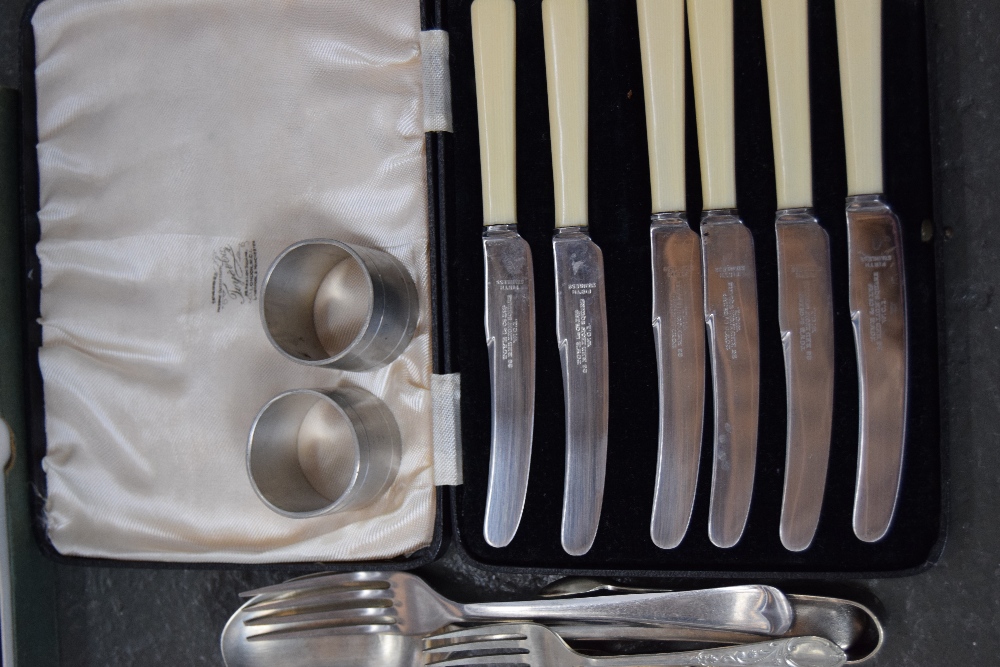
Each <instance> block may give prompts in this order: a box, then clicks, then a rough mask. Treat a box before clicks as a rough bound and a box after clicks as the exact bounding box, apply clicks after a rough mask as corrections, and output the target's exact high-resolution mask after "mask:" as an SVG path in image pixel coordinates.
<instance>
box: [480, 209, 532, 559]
mask: <svg viewBox="0 0 1000 667" xmlns="http://www.w3.org/2000/svg"><path fill="white" fill-rule="evenodd" d="M483 259H484V262H485V268H486V346H487V349H488V351H489V357H490V387H491V418H492V431H491V434H490V476H489V486H488V489H487V494H486V519H485V522H484V524H483V536H484V537H485V538H486V541H487V542H488V543H489V544H491V545H492V546H494V547H503V546H506V545H507V544H509V543H510V541H511V540H512V539H513V538H514V533H516V532H517V527H518V524H519V523H520V522H521V513H522V511H523V509H524V497H525V494H526V493H527V491H528V470H529V467H530V464H531V437H532V428H533V426H534V420H535V286H534V273H533V270H532V265H531V250H530V249H529V248H528V244H527V243H526V242H525V241H524V239H522V238H521V237H520V236H518V234H517V230H516V227H515V226H514V225H492V226H489V227H487V228H486V229H485V230H484V232H483Z"/></svg>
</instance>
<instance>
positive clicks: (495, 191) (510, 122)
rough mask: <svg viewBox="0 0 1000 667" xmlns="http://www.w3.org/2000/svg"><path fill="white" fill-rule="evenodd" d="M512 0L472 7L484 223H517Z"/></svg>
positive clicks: (480, 1) (485, 0)
mask: <svg viewBox="0 0 1000 667" xmlns="http://www.w3.org/2000/svg"><path fill="white" fill-rule="evenodd" d="M515 20H516V18H515V6H514V0H475V2H473V3H472V54H473V58H474V61H475V67H476V100H477V102H478V104H477V108H478V111H479V160H480V165H481V169H482V178H483V224H484V225H487V226H488V225H512V224H515V223H516V222H517V198H516V191H515V185H514V183H515V180H514V173H515V171H514V162H515V150H514V122H515V121H514V117H515V114H514V71H515V70H514V62H515V60H514V56H515V30H514V26H515Z"/></svg>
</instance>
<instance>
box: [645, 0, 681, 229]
mask: <svg viewBox="0 0 1000 667" xmlns="http://www.w3.org/2000/svg"><path fill="white" fill-rule="evenodd" d="M637 8H638V11H639V47H640V48H641V49H642V84H643V87H644V91H645V98H646V132H647V136H648V137H649V142H648V143H649V180H650V186H651V189H652V195H653V212H654V213H662V212H673V211H683V210H685V209H686V208H687V202H686V197H685V192H684V0H638V1H637Z"/></svg>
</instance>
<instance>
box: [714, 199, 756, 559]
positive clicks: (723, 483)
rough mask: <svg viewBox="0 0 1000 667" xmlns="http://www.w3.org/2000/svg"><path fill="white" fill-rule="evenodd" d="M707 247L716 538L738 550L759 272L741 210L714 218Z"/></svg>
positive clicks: (748, 460) (747, 489)
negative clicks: (736, 545)
mask: <svg viewBox="0 0 1000 667" xmlns="http://www.w3.org/2000/svg"><path fill="white" fill-rule="evenodd" d="M701 241H702V257H703V262H704V267H703V269H702V271H703V273H704V277H705V278H704V280H705V321H706V324H707V327H708V343H709V352H710V355H709V356H710V359H711V366H712V382H713V398H714V405H715V456H714V460H713V466H712V499H711V502H710V505H709V523H708V536H709V539H711V540H712V543H713V544H715V545H716V546H719V547H731V546H733V545H735V544H736V543H737V542H739V540H740V537H741V536H742V535H743V528H744V526H745V525H746V520H747V516H748V514H749V512H750V499H751V497H752V495H753V483H754V473H755V471H756V461H757V415H758V410H759V407H760V343H759V340H758V316H757V281H756V276H757V269H756V262H755V260H754V247H753V237H752V236H751V234H750V230H749V229H747V228H746V227H745V226H744V225H743V223H741V222H740V219H739V218H738V217H737V216H736V213H735V211H706V212H705V213H704V215H703V217H702V221H701Z"/></svg>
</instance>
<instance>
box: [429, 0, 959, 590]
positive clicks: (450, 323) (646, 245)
mask: <svg viewBox="0 0 1000 667" xmlns="http://www.w3.org/2000/svg"><path fill="white" fill-rule="evenodd" d="M470 4H471V3H470V2H469V0H455V1H449V0H442V2H441V7H442V18H443V21H444V24H445V27H446V28H447V29H448V31H449V33H450V40H451V66H452V71H451V74H452V108H453V113H454V136H453V137H452V138H451V139H450V140H449V141H448V142H445V143H443V144H442V145H443V147H444V148H443V154H442V155H441V156H439V160H440V165H441V169H440V171H442V172H443V178H444V184H443V185H442V186H441V190H440V193H441V196H442V197H443V201H442V202H441V203H440V204H439V209H440V211H441V213H440V217H441V219H442V220H441V222H442V224H443V228H442V229H443V230H444V231H443V232H442V234H443V239H442V243H444V244H446V249H447V252H446V254H444V255H443V256H442V257H441V262H442V265H443V270H444V271H445V272H446V277H445V282H446V286H445V288H444V289H445V291H446V293H447V294H450V298H448V299H447V301H446V303H445V304H444V308H445V310H446V313H445V314H444V315H443V316H442V319H443V320H447V329H446V331H447V340H446V341H444V342H443V343H442V347H441V349H442V350H443V354H445V355H446V356H448V359H449V361H448V365H449V367H450V370H457V371H460V372H461V376H462V405H461V407H462V443H463V456H464V477H465V479H464V481H465V484H464V486H462V487H457V488H456V489H455V490H454V494H453V524H454V526H453V527H454V530H455V539H456V540H457V542H458V543H459V544H460V545H461V547H462V548H463V549H464V550H465V551H466V552H467V554H468V555H469V556H470V557H471V558H472V559H473V560H474V561H476V562H477V563H479V564H480V566H482V567H485V568H488V569H495V570H501V571H512V570H531V571H559V572H591V573H606V574H610V573H613V574H619V575H625V574H640V573H641V574H650V575H653V574H661V575H676V574H684V575H688V576H706V577H719V576H726V575H728V574H732V575H734V576H739V575H743V576H745V575H747V574H750V573H754V574H759V575H766V576H779V577H794V576H804V577H805V576H817V575H823V576H830V577H846V576H885V575H886V574H902V573H912V572H915V571H918V570H920V569H922V568H924V567H926V566H929V565H930V564H932V563H933V561H934V560H936V558H937V555H938V553H939V552H940V550H941V548H942V546H943V536H944V517H943V510H942V479H943V477H942V455H941V451H940V437H939V428H940V426H939V402H938V341H937V314H936V312H937V311H936V299H937V293H936V286H935V279H934V270H935V247H934V243H933V241H932V240H929V239H922V237H921V235H922V233H926V231H927V229H928V226H929V225H930V222H929V221H930V219H931V218H932V184H931V170H930V158H931V156H930V135H929V125H928V107H927V83H926V52H925V42H924V39H925V37H924V20H925V19H924V8H923V3H922V2H921V1H919V0H884V3H883V5H884V6H883V13H884V17H883V31H884V40H883V42H884V43H883V53H884V56H883V70H884V75H883V86H884V104H883V107H884V108H883V113H884V119H885V122H884V127H885V133H884V146H885V148H884V154H885V187H886V193H885V194H886V197H887V200H888V201H889V203H890V204H891V205H892V206H893V208H894V209H895V211H896V212H897V214H898V215H899V217H900V220H901V222H902V228H903V237H904V263H905V272H906V281H907V285H906V289H907V307H908V309H909V345H910V359H909V392H910V393H909V396H910V398H909V413H908V423H907V442H906V452H905V464H904V471H903V481H902V490H901V496H900V498H899V501H898V507H897V512H896V516H895V520H894V523H893V525H892V527H891V529H890V532H889V534H888V535H887V536H886V537H885V538H884V539H883V540H881V541H880V542H877V543H874V544H868V543H864V542H862V541H860V540H858V539H857V538H856V537H855V536H854V533H853V530H852V526H851V517H852V511H853V501H854V484H855V472H856V459H857V441H858V385H857V382H858V381H857V365H856V360H855V352H854V341H853V333H852V327H851V320H850V312H849V308H848V292H847V287H848V276H847V236H846V225H845V214H844V204H845V201H844V200H845V196H846V190H847V183H846V181H847V178H846V167H845V155H844V139H843V125H842V114H841V100H840V79H839V71H838V64H837V37H836V22H835V16H834V3H833V2H831V1H830V0H812V1H811V2H810V3H809V20H810V29H809V40H810V79H811V93H810V95H811V106H812V148H813V171H814V174H813V179H814V197H815V209H816V214H817V216H818V218H819V219H820V222H821V224H822V225H823V226H824V227H825V228H826V230H827V231H828V233H829V235H830V242H831V254H832V261H833V280H834V314H835V319H836V323H837V328H836V331H835V334H834V336H835V345H836V371H835V399H834V424H833V441H832V446H831V459H830V465H829V472H828V482H827V488H826V495H825V499H824V505H823V513H822V517H821V520H820V524H819V529H818V531H817V535H816V538H815V540H814V542H813V545H812V546H811V547H810V548H809V549H807V550H806V551H804V552H801V553H793V552H790V551H787V550H785V549H784V548H783V547H782V545H781V542H780V540H779V536H778V525H779V518H780V513H781V501H782V487H783V481H784V460H785V420H786V406H785V384H784V382H785V380H784V362H783V356H782V345H781V340H780V334H779V327H778V309H777V266H776V245H775V244H776V242H775V233H774V215H775V208H776V196H775V183H774V161H773V153H772V145H771V126H770V111H769V101H768V88H767V70H766V62H765V51H764V37H763V19H762V15H761V8H760V4H759V3H757V2H743V1H736V2H734V7H735V16H734V25H735V82H736V91H735V100H736V162H737V195H738V204H739V212H740V215H741V217H742V219H743V221H744V222H745V223H746V225H747V226H748V227H749V228H750V230H751V231H752V233H753V237H754V244H755V248H756V260H757V272H758V294H759V315H760V340H761V349H760V368H761V413H760V422H759V439H758V455H757V456H758V458H757V469H756V477H755V486H754V496H753V503H752V506H751V509H750V515H749V519H748V523H747V526H746V530H745V532H744V535H743V538H742V540H741V541H740V542H739V544H738V545H736V546H735V547H733V548H731V549H720V548H717V547H715V546H713V545H712V544H711V542H710V541H709V539H708V533H707V525H708V507H709V493H710V488H711V470H712V429H713V426H712V424H713V421H712V414H711V410H712V400H711V393H710V392H711V382H710V378H709V382H708V383H707V385H706V391H707V392H709V393H708V395H707V396H706V416H705V430H704V442H703V446H702V461H701V466H700V475H699V480H698V491H697V497H696V501H695V507H694V513H693V516H692V519H691V524H690V527H689V530H688V534H687V536H686V538H685V540H684V541H683V543H682V544H681V545H680V546H679V547H677V548H676V549H673V550H662V549H659V548H658V547H656V546H655V545H654V544H653V542H652V541H651V539H650V537H649V522H650V517H651V511H652V499H653V482H654V473H655V470H656V458H657V428H658V425H657V422H658V407H657V371H656V357H655V349H654V342H653V329H652V326H651V322H652V317H651V299H652V287H651V277H650V276H651V271H650V241H649V215H650V206H651V203H650V191H649V167H648V157H647V149H646V125H645V110H644V101H643V86H642V71H641V62H640V55H639V36H638V19H637V14H636V7H635V3H633V2H621V1H616V0H591V1H590V74H589V77H590V103H589V127H590V135H589V188H590V194H589V201H590V231H591V235H592V237H593V239H594V241H595V242H596V243H597V244H598V245H599V246H600V248H601V249H602V251H603V253H604V262H605V280H606V290H607V314H608V322H609V324H608V338H609V341H610V344H609V357H610V399H609V400H610V420H609V444H608V462H607V479H606V483H605V495H604V504H603V511H602V517H601V524H600V529H599V531H598V534H597V539H596V541H595V543H594V546H593V548H592V549H591V551H590V552H589V553H587V554H586V555H584V556H580V557H574V556H569V555H567V554H566V553H565V552H563V550H562V548H561V545H560V538H559V535H560V522H561V512H562V494H563V475H564V462H563V457H564V427H563V419H564V412H563V392H562V378H561V373H560V367H559V356H558V350H557V346H556V336H555V299H554V289H553V287H554V277H553V261H552V250H551V236H552V231H553V224H554V203H553V189H552V163H551V147H550V141H549V124H548V109H547V92H546V83H545V64H544V52H543V41H542V40H543V38H542V25H541V9H540V6H541V3H540V0H518V1H517V80H516V93H517V121H516V126H517V148H516V150H517V196H518V227H519V232H520V234H521V235H522V236H523V237H524V238H525V239H526V240H527V241H528V243H529V244H530V246H531V250H532V254H533V258H534V269H535V283H536V322H537V325H536V326H537V333H536V335H537V340H538V348H537V361H536V363H537V385H536V406H535V410H536V414H535V435H534V441H533V451H532V459H531V476H530V481H529V485H528V492H527V501H526V504H525V508H524V514H523V518H522V521H521V525H520V529H519V531H518V533H517V535H516V537H515V538H514V540H513V542H512V543H511V544H510V545H509V546H507V547H505V548H500V549H498V548H493V547H491V546H489V545H488V544H487V543H486V542H485V540H484V539H483V535H482V524H483V516H484V510H485V505H486V489H487V474H488V469H489V456H490V386H489V368H488V365H487V351H486V345H485V334H484V330H483V309H484V282H483V281H484V275H483V259H482V247H481V232H482V228H481V223H482V195H481V182H480V170H479V145H478V130H477V116H476V98H475V74H474V69H473V56H472V38H471V25H470V13H469V12H470ZM687 87H688V104H687V107H688V108H687V128H688V133H687V191H688V206H689V214H688V215H689V220H690V221H691V222H692V225H693V226H694V227H695V228H696V229H697V225H698V221H699V218H700V205H701V184H700V174H699V165H698V155H697V139H696V135H695V125H694V123H695V118H694V103H693V92H692V87H691V81H690V56H689V65H688V82H687ZM925 221H927V222H925ZM930 229H933V228H932V227H930Z"/></svg>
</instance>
